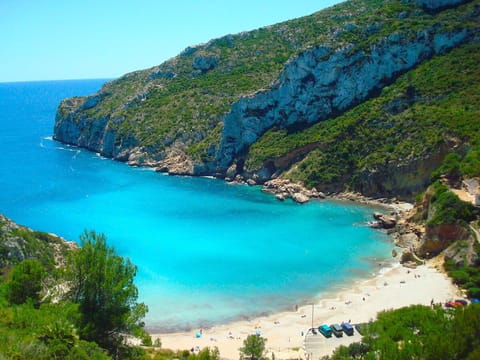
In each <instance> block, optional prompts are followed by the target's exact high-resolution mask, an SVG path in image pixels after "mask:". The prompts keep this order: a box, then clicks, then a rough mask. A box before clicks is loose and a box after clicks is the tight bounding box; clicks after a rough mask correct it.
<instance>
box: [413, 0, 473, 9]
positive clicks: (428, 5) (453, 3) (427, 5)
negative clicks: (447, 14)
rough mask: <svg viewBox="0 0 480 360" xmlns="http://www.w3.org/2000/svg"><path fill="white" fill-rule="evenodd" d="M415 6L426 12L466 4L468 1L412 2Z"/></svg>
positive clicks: (427, 0)
mask: <svg viewBox="0 0 480 360" xmlns="http://www.w3.org/2000/svg"><path fill="white" fill-rule="evenodd" d="M413 1H414V3H415V4H416V5H417V6H421V7H423V8H424V9H427V10H439V9H445V8H447V7H451V6H456V5H459V4H463V3H466V2H468V1H470V0H413Z"/></svg>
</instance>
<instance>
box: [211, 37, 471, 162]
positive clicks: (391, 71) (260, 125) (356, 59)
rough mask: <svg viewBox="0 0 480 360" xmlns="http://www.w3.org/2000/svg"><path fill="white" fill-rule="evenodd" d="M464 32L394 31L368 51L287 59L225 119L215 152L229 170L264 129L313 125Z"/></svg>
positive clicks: (320, 50)
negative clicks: (411, 35)
mask: <svg viewBox="0 0 480 360" xmlns="http://www.w3.org/2000/svg"><path fill="white" fill-rule="evenodd" d="M467 36H468V33H467V31H460V32H454V33H449V32H440V33H437V32H436V31H435V29H428V30H425V31H422V32H419V33H417V34H416V36H415V37H414V38H413V39H412V38H409V37H407V36H406V35H402V34H400V33H394V34H391V35H390V36H388V37H387V38H386V39H384V40H383V41H382V42H381V43H379V44H376V45H372V46H371V47H370V48H368V49H357V50H355V49H353V48H345V49H340V50H337V51H333V50H332V49H331V48H329V47H328V46H318V47H315V48H313V49H310V50H308V51H305V52H304V53H302V54H300V55H299V56H298V57H296V58H295V59H292V60H291V61H290V62H289V63H288V64H287V65H286V66H285V70H284V71H283V73H282V74H281V76H280V78H279V79H278V81H277V82H276V83H275V84H273V86H272V87H271V89H268V90H264V91H260V92H258V93H257V94H255V95H252V96H250V97H248V98H243V99H241V100H240V101H238V102H237V103H236V104H234V105H233V106H232V110H231V111H230V112H229V113H228V114H227V115H226V117H225V122H224V127H223V133H222V141H221V144H220V149H219V152H218V154H217V165H218V167H219V169H220V170H226V169H227V168H228V166H229V165H230V164H231V163H232V162H233V161H234V160H235V158H236V157H237V156H238V155H239V154H241V153H242V152H243V151H244V150H245V149H246V148H248V147H249V146H250V145H251V144H252V143H254V142H255V141H256V140H257V139H258V138H259V137H260V136H261V135H262V134H263V133H264V132H265V131H266V130H267V129H269V128H271V127H273V126H277V127H279V128H285V127H289V126H294V125H299V126H301V125H302V126H303V125H305V124H312V123H315V122H318V121H322V120H325V119H328V118H331V117H333V116H334V115H335V114H338V113H341V112H343V111H345V110H347V109H348V108H351V107H352V106H354V105H356V104H358V103H360V102H362V101H364V100H365V99H367V98H368V97H369V96H370V95H371V94H372V92H374V91H377V90H379V89H381V88H382V87H384V86H385V85H387V84H389V83H391V82H392V81H393V80H394V79H395V78H396V77H398V76H399V75H400V74H401V73H403V72H405V71H407V70H409V69H411V68H413V67H414V66H416V65H418V64H419V63H421V62H423V61H425V60H426V59H428V58H431V57H432V56H434V55H436V54H440V53H442V52H445V51H447V50H449V49H451V48H452V47H454V46H456V45H458V44H460V43H461V42H463V41H464V40H465V39H466V38H467Z"/></svg>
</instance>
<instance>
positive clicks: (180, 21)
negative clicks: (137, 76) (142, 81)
mask: <svg viewBox="0 0 480 360" xmlns="http://www.w3.org/2000/svg"><path fill="white" fill-rule="evenodd" d="M339 2H341V1H340V0H297V1H292V0H231V1H227V0H223V1H222V0H169V1H167V0H156V1H155V0H95V1H94V0H0V34H2V40H1V43H0V82H11V81H36V80H62V79H63V80H65V79H95V78H105V79H106V78H116V77H119V76H121V75H123V74H125V73H128V72H131V71H135V70H140V69H145V68H149V67H152V66H155V65H158V64H160V63H162V62H163V61H165V60H167V59H169V58H171V57H174V56H176V55H177V54H179V53H180V52H181V51H182V50H183V49H185V48H186V47H187V46H190V45H196V44H200V43H205V42H207V41H209V40H211V39H214V38H218V37H221V36H223V35H227V34H236V33H239V32H241V31H248V30H253V29H256V28H259V27H262V26H267V25H272V24H275V23H278V22H281V21H285V20H288V19H293V18H297V17H301V16H304V15H309V14H311V13H314V12H316V11H318V10H321V9H323V8H326V7H329V6H332V5H334V4H336V3H339Z"/></svg>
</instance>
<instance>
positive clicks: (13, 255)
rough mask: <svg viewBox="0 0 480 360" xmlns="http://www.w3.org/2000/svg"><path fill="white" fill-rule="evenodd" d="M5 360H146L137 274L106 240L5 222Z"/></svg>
mask: <svg viewBox="0 0 480 360" xmlns="http://www.w3.org/2000/svg"><path fill="white" fill-rule="evenodd" d="M1 220H2V223H1V224H0V225H1V226H0V233H1V234H2V237H1V238H0V246H1V247H2V248H3V249H5V251H4V252H3V253H2V254H1V260H2V264H3V266H4V267H3V268H2V271H3V274H4V276H3V279H2V281H0V358H7V359H109V358H114V359H143V358H144V356H145V353H144V351H143V350H141V349H139V348H135V347H132V346H128V345H126V337H127V336H132V335H133V336H136V337H138V338H140V339H142V340H144V341H145V342H147V343H148V342H150V341H151V340H150V337H149V336H148V335H147V334H146V333H145V331H144V330H143V326H144V324H143V322H142V319H143V317H144V316H145V313H146V311H147V308H146V306H145V305H144V304H137V302H136V300H137V296H138V291H137V288H136V286H135V285H134V283H133V280H134V277H135V274H136V268H135V266H134V265H133V264H131V263H130V261H129V260H128V259H123V258H122V257H120V256H119V255H117V254H115V250H114V249H113V248H110V247H108V246H107V245H106V240H105V237H104V236H103V235H98V234H96V233H94V232H86V233H85V234H84V235H82V237H81V242H82V247H80V248H79V247H77V246H67V244H66V243H65V242H64V241H63V240H61V239H60V238H57V237H55V236H52V235H48V234H45V233H41V232H37V231H32V230H30V229H28V228H25V227H21V226H18V225H16V224H15V223H13V222H12V221H10V220H9V219H7V218H5V217H3V216H2V217H1Z"/></svg>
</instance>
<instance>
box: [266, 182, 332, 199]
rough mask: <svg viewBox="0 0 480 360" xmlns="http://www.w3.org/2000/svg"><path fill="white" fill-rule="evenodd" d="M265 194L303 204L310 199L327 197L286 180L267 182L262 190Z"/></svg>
mask: <svg viewBox="0 0 480 360" xmlns="http://www.w3.org/2000/svg"><path fill="white" fill-rule="evenodd" d="M262 191H263V192H266V193H269V194H273V195H275V197H276V198H277V199H278V200H285V199H293V200H294V201H295V202H297V203H300V204H303V203H306V202H308V201H309V200H310V199H323V198H325V195H324V194H323V193H321V192H318V191H317V190H316V189H307V188H305V187H304V186H302V185H301V184H297V183H291V182H290V181H289V180H285V179H273V180H269V181H267V182H266V183H265V184H264V186H263V189H262Z"/></svg>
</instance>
